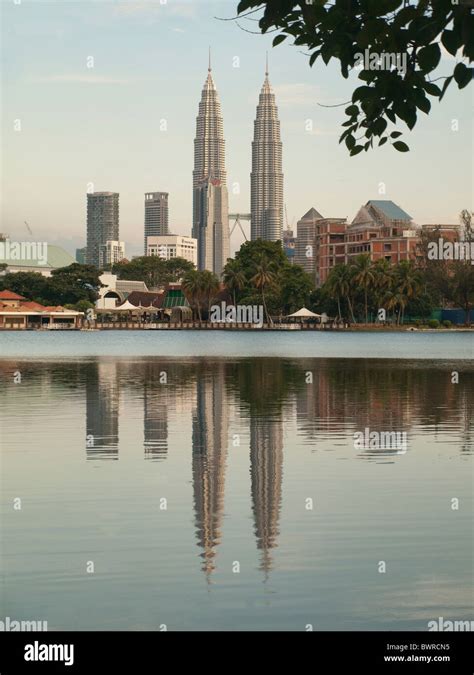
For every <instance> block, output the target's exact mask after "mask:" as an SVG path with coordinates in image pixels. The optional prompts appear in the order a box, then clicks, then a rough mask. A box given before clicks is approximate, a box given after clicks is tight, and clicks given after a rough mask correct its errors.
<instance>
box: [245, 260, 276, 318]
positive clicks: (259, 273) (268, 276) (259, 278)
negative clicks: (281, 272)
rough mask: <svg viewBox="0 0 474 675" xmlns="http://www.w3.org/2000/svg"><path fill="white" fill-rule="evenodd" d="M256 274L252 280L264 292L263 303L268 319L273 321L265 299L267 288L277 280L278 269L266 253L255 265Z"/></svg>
mask: <svg viewBox="0 0 474 675" xmlns="http://www.w3.org/2000/svg"><path fill="white" fill-rule="evenodd" d="M254 272H255V273H254V275H253V277H252V278H251V282H252V283H253V284H254V285H255V288H259V289H260V291H261V293H262V304H263V309H264V311H265V314H266V316H267V321H269V323H273V321H272V319H271V317H270V316H269V314H268V310H267V303H266V300H265V288H266V287H268V286H270V287H271V286H272V285H274V284H275V282H276V278H277V275H276V271H275V264H274V263H273V262H271V261H270V260H268V258H267V257H266V256H265V255H262V256H261V257H260V259H259V261H258V263H257V264H256V265H255V267H254Z"/></svg>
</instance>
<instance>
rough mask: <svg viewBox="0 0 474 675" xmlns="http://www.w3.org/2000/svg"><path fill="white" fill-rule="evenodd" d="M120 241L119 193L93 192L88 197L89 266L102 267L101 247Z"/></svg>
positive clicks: (87, 258)
mask: <svg viewBox="0 0 474 675" xmlns="http://www.w3.org/2000/svg"><path fill="white" fill-rule="evenodd" d="M118 240H119V194H118V192H92V193H89V194H88V195H87V255H86V261H87V264H88V265H95V266H96V267H99V266H100V247H101V246H103V245H104V244H106V242H108V241H118Z"/></svg>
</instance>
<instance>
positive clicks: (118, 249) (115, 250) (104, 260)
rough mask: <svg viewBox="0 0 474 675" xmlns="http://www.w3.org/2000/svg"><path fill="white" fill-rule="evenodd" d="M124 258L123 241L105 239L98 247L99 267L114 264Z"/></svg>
mask: <svg viewBox="0 0 474 675" xmlns="http://www.w3.org/2000/svg"><path fill="white" fill-rule="evenodd" d="M124 258H125V244H124V242H123V241H106V242H105V244H102V245H101V247H100V249H99V267H101V268H102V267H106V266H108V265H114V264H115V263H118V262H120V260H123V259H124Z"/></svg>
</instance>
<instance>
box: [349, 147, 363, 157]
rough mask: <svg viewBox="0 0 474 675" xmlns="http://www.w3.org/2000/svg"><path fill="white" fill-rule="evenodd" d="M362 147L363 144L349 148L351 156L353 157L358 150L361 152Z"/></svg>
mask: <svg viewBox="0 0 474 675" xmlns="http://www.w3.org/2000/svg"><path fill="white" fill-rule="evenodd" d="M363 149H364V146H363V145H356V146H354V147H353V148H352V150H351V157H354V156H355V155H358V154H359V152H362V150H363Z"/></svg>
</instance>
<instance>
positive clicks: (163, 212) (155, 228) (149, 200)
mask: <svg viewBox="0 0 474 675" xmlns="http://www.w3.org/2000/svg"><path fill="white" fill-rule="evenodd" d="M168 197H169V193H168V192H145V241H144V253H145V255H147V240H148V237H157V236H159V235H162V234H169V208H168Z"/></svg>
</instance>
